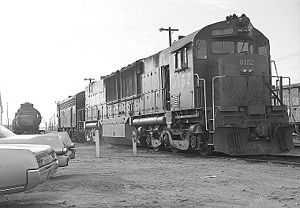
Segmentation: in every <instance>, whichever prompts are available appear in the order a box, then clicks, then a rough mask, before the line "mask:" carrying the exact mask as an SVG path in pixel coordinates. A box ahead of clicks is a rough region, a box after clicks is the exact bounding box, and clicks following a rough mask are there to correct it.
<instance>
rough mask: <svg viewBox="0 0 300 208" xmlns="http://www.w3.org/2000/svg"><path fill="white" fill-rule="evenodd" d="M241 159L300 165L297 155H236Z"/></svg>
mask: <svg viewBox="0 0 300 208" xmlns="http://www.w3.org/2000/svg"><path fill="white" fill-rule="evenodd" d="M233 158H237V159H240V160H244V161H247V162H251V163H274V164H282V165H289V166H295V167H300V156H297V155H261V156H247V157H246V156H242V157H241V156H235V157H233Z"/></svg>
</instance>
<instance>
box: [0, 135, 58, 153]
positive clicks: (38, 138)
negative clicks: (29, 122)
mask: <svg viewBox="0 0 300 208" xmlns="http://www.w3.org/2000/svg"><path fill="white" fill-rule="evenodd" d="M0 144H40V145H49V146H51V147H52V149H54V151H55V152H61V151H62V149H63V148H64V145H63V143H62V142H61V140H60V139H59V137H58V136H57V135H47V134H41V135H15V136H10V137H7V138H2V139H0Z"/></svg>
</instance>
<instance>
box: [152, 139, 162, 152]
mask: <svg viewBox="0 0 300 208" xmlns="http://www.w3.org/2000/svg"><path fill="white" fill-rule="evenodd" d="M151 145H152V147H153V149H154V150H155V151H158V150H159V149H160V147H161V145H162V141H161V139H160V138H153V137H152V138H151Z"/></svg>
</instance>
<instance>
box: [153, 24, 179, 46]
mask: <svg viewBox="0 0 300 208" xmlns="http://www.w3.org/2000/svg"><path fill="white" fill-rule="evenodd" d="M158 30H159V31H160V32H162V31H168V32H169V46H171V45H172V32H174V31H179V29H173V28H171V27H169V28H167V29H166V28H159V29H158Z"/></svg>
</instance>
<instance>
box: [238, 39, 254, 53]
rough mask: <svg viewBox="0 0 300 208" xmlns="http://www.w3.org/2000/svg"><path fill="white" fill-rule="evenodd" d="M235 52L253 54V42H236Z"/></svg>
mask: <svg viewBox="0 0 300 208" xmlns="http://www.w3.org/2000/svg"><path fill="white" fill-rule="evenodd" d="M237 52H238V53H244V52H246V53H248V54H253V44H252V43H249V42H245V41H244V42H237Z"/></svg>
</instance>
